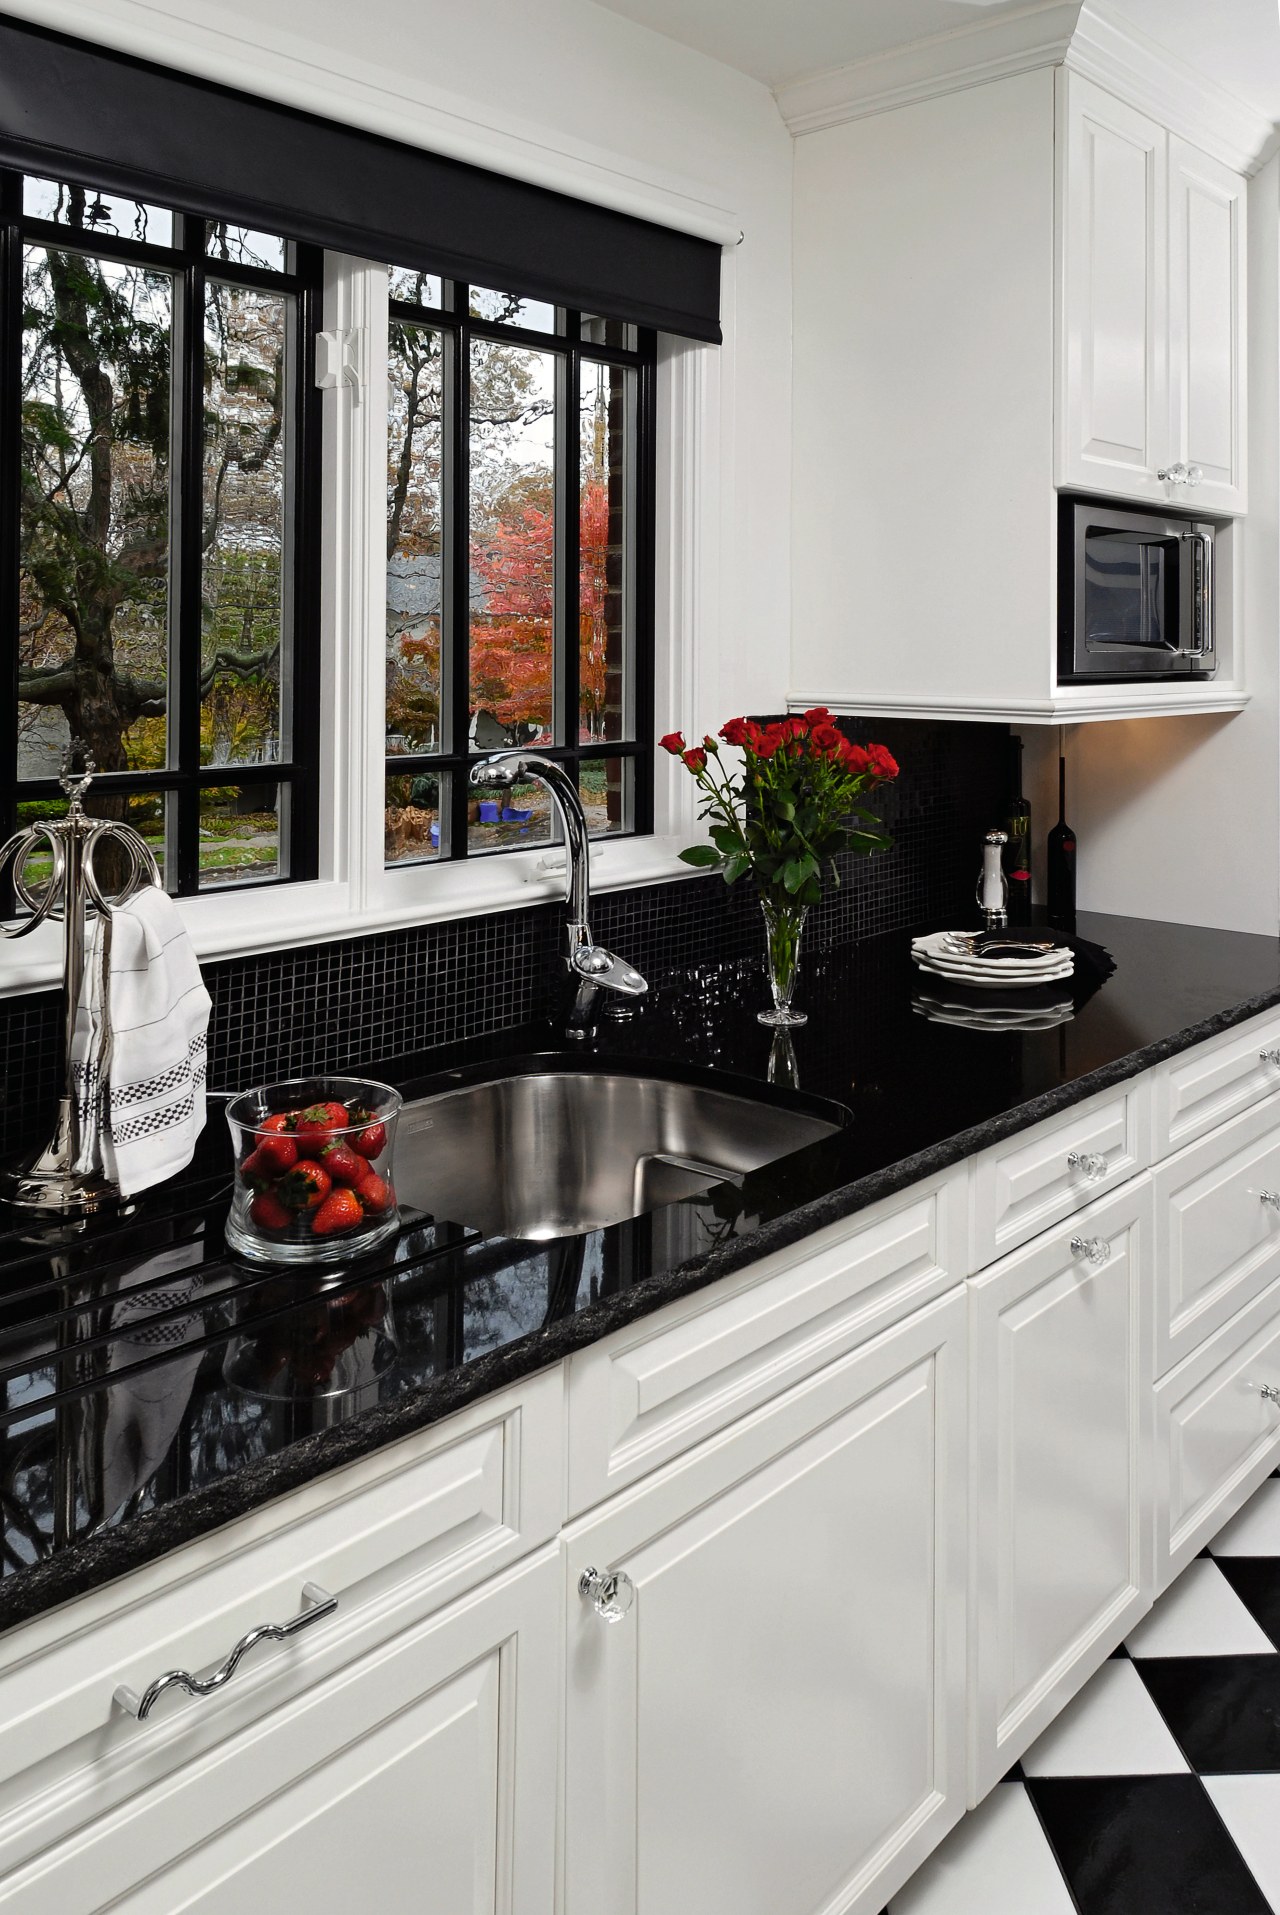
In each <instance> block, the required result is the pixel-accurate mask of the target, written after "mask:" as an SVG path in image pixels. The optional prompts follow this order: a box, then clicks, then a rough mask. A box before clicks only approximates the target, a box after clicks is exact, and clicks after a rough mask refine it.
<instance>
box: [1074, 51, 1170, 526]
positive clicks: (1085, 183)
mask: <svg viewBox="0 0 1280 1915" xmlns="http://www.w3.org/2000/svg"><path fill="white" fill-rule="evenodd" d="M1058 107H1059V150H1058V169H1059V181H1060V196H1059V210H1058V218H1059V222H1060V225H1059V239H1058V243H1059V248H1060V259H1061V288H1060V294H1059V298H1060V310H1059V321H1058V323H1059V335H1058V376H1059V386H1058V407H1057V427H1058V430H1057V449H1058V475H1057V476H1058V483H1059V485H1063V486H1074V487H1075V488H1076V489H1077V490H1079V491H1082V492H1113V493H1119V494H1120V495H1121V496H1122V497H1125V498H1133V499H1159V500H1164V499H1166V498H1167V497H1168V495H1169V488H1168V485H1167V484H1166V482H1165V481H1163V480H1161V479H1159V478H1157V476H1156V474H1157V470H1158V469H1159V468H1160V467H1161V466H1162V465H1163V464H1164V462H1165V456H1166V452H1167V447H1168V383H1167V362H1166V352H1167V279H1166V258H1167V246H1166V240H1165V222H1166V217H1167V215H1166V200H1167V193H1168V177H1167V158H1166V156H1167V138H1166V134H1165V130H1164V128H1163V127H1162V126H1159V125H1157V124H1156V122H1155V121H1154V120H1151V119H1148V118H1147V116H1146V115H1145V114H1143V113H1139V112H1137V111H1136V110H1135V109H1134V108H1133V107H1131V106H1127V105H1125V103H1124V102H1123V101H1121V100H1117V99H1115V98H1113V96H1112V95H1111V94H1110V93H1106V92H1104V91H1103V89H1102V88H1101V87H1098V86H1094V85H1092V84H1091V82H1089V81H1088V80H1082V79H1081V78H1080V77H1079V75H1078V74H1073V73H1068V72H1067V71H1066V69H1065V68H1064V69H1062V70H1061V72H1060V75H1059V82H1058Z"/></svg>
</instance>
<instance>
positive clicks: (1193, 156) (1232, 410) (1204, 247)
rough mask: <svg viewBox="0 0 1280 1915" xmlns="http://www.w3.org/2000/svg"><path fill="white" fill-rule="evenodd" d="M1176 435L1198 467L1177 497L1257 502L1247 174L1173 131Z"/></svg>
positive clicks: (1203, 505)
mask: <svg viewBox="0 0 1280 1915" xmlns="http://www.w3.org/2000/svg"><path fill="white" fill-rule="evenodd" d="M1168 174H1169V185H1168V211H1169V282H1168V283H1169V300H1168V323H1169V438H1168V452H1169V455H1170V457H1171V459H1172V460H1173V461H1174V463H1175V464H1182V465H1185V466H1188V467H1193V468H1197V469H1198V470H1199V472H1200V475H1201V476H1200V479H1199V481H1198V483H1197V484H1196V485H1195V486H1194V487H1190V486H1180V487H1178V488H1177V489H1176V492H1175V493H1171V494H1170V496H1171V497H1177V498H1178V499H1179V503H1181V502H1183V500H1184V499H1185V502H1186V503H1187V504H1191V505H1194V506H1195V508H1196V510H1197V511H1198V512H1243V511H1244V510H1245V506H1246V504H1247V497H1246V493H1247V443H1246V442H1247V432H1248V417H1249V411H1248V394H1247V371H1246V364H1245V281H1246V258H1245V249H1246V244H1247V239H1246V228H1247V220H1246V210H1247V203H1246V193H1245V181H1244V180H1243V179H1241V177H1240V175H1239V174H1238V173H1233V172H1232V171H1231V169H1230V167H1227V166H1224V165H1223V164H1222V162H1221V161H1220V160H1215V159H1213V158H1211V157H1210V155H1209V154H1207V153H1202V152H1200V151H1199V149H1198V148H1197V147H1194V146H1191V145H1189V144H1188V142H1187V141H1186V140H1180V139H1179V138H1178V137H1177V136H1176V134H1173V133H1171V134H1170V135H1169V164H1168Z"/></svg>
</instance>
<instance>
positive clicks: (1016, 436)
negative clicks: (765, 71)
mask: <svg viewBox="0 0 1280 1915" xmlns="http://www.w3.org/2000/svg"><path fill="white" fill-rule="evenodd" d="M1095 71H1096V69H1095ZM1125 77H1126V76H1125V75H1123V74H1121V75H1118V76H1117V91H1116V92H1112V91H1109V90H1108V89H1107V88H1106V87H1104V86H1102V85H1099V84H1097V81H1096V78H1093V77H1090V78H1086V77H1085V76H1084V75H1083V74H1082V73H1081V72H1079V71H1075V70H1072V69H1071V67H1070V66H1069V65H1068V66H1059V67H1056V68H1055V67H1051V66H1049V65H1044V66H1037V67H1034V68H1032V69H1031V70H1029V71H1014V72H1010V73H1005V74H1003V75H1001V76H1000V77H997V78H993V79H991V80H989V81H987V82H985V83H984V84H980V85H968V84H966V85H965V86H963V87H959V88H957V89H955V90H948V91H943V92H940V93H935V92H933V91H932V90H928V91H923V92H922V93H921V94H920V95H918V96H917V97H915V98H912V99H909V100H907V101H905V102H904V103H903V104H901V105H900V106H896V107H891V108H890V109H889V110H885V111H876V112H874V113H868V114H865V115H858V116H854V117H851V118H849V119H847V120H845V119H842V120H834V121H825V122H823V123H820V124H818V125H816V126H815V127H814V128H813V130H803V129H802V130H801V132H800V136H799V137H798V138H797V139H796V142H795V199H794V206H795V241H794V288H795V299H794V330H793V361H794V373H795V377H794V408H793V423H794V430H793V461H792V464H793V471H794V480H793V514H792V567H791V577H792V620H791V627H792V632H793V635H794V637H793V650H792V666H791V679H790V684H789V687H788V704H789V706H790V707H791V709H793V710H805V709H807V708H808V707H810V706H812V705H815V704H819V703H821V704H827V705H829V706H831V707H832V709H833V710H836V711H841V712H846V713H854V714H857V715H858V716H860V717H861V716H864V715H874V714H881V713H883V714H885V715H888V716H896V717H905V718H911V717H919V716H926V715H928V716H937V717H942V718H964V719H990V720H998V721H1002V722H1019V723H1024V724H1051V723H1061V722H1069V723H1070V722H1076V721H1084V720H1091V719H1098V718H1139V717H1148V716H1154V715H1166V714H1167V715H1170V716H1172V715H1174V714H1186V713H1188V712H1210V711H1238V710H1240V709H1241V708H1242V707H1243V706H1244V704H1245V703H1247V699H1248V691H1249V683H1248V677H1247V659H1246V647H1245V634H1244V631H1243V617H1242V613H1241V607H1242V604H1243V592H1244V539H1243V536H1242V534H1241V533H1239V532H1237V530H1236V528H1235V527H1234V526H1233V524H1232V523H1231V522H1230V521H1231V520H1232V519H1233V518H1234V517H1235V516H1236V515H1240V514H1243V513H1244V511H1245V508H1246V505H1247V498H1246V466H1245V462H1246V452H1247V446H1246V406H1247V392H1246V346H1247V336H1246V299H1247V285H1246V281H1247V273H1246V267H1247V261H1246V232H1245V228H1246V223H1247V183H1246V181H1245V180H1244V178H1243V177H1242V176H1241V175H1239V174H1237V173H1235V172H1233V171H1232V170H1231V169H1230V167H1228V166H1226V165H1224V164H1222V163H1221V162H1220V161H1219V160H1217V159H1215V158H1213V157H1211V156H1210V155H1209V154H1206V153H1202V152H1201V151H1199V149H1198V148H1197V147H1196V146H1195V145H1194V144H1190V143H1188V141H1187V140H1186V139H1184V138H1182V137H1178V136H1177V135H1176V134H1175V133H1174V132H1171V131H1170V130H1169V129H1168V127H1167V126H1166V125H1165V124H1164V123H1163V120H1162V118H1161V117H1160V114H1161V112H1162V111H1163V110H1165V109H1163V108H1161V109H1156V110H1153V109H1152V108H1151V106H1150V104H1148V106H1147V108H1146V110H1143V109H1142V106H1141V104H1140V103H1138V104H1135V103H1132V102H1130V101H1129V100H1127V99H1125V98H1122V97H1120V93H1121V90H1122V85H1123V81H1124V79H1125ZM1130 77H1131V76H1130ZM1166 105H1167V101H1166ZM1193 130H1194V129H1193V128H1191V127H1190V126H1189V125H1187V126H1184V127H1183V129H1182V131H1184V132H1186V131H1193ZM1257 216H1258V217H1259V218H1260V219H1263V220H1266V219H1271V220H1272V221H1273V220H1274V213H1273V212H1270V211H1269V210H1268V209H1267V208H1266V207H1265V205H1264V204H1263V203H1262V199H1261V195H1259V201H1258V210H1257ZM1264 301H1265V294H1264ZM1267 312H1268V307H1267V305H1266V304H1265V303H1262V304H1258V305H1256V306H1255V319H1254V325H1255V330H1256V331H1257V333H1258V337H1257V340H1256V348H1255V349H1256V351H1257V353H1258V355H1259V359H1258V364H1259V366H1261V367H1265V365H1266V355H1267V353H1268V350H1269V346H1268V338H1267V332H1268V324H1266V323H1262V322H1263V321H1264V320H1265V318H1266V314H1267ZM1270 349H1271V350H1274V346H1273V345H1272V346H1271V348H1270ZM1188 469H1198V471H1199V475H1200V476H1199V480H1198V483H1196V484H1191V483H1188V482H1187V480H1186V479H1185V478H1184V477H1178V476H1174V477H1165V478H1161V476H1160V474H1161V473H1162V472H1163V473H1166V474H1177V473H1179V472H1185V471H1186V470H1188ZM1062 491H1067V492H1075V493H1078V494H1098V495H1102V496H1104V497H1110V498H1114V499H1117V500H1120V501H1130V502H1133V503H1135V504H1143V505H1145V506H1147V507H1150V508H1156V509H1161V510H1164V509H1169V508H1174V509H1177V510H1180V511H1182V512H1184V513H1194V514H1204V515H1208V516H1214V515H1217V516H1218V517H1219V519H1221V520H1223V521H1227V522H1226V523H1222V524H1220V525H1219V527H1218V536H1217V540H1216V545H1215V565H1216V580H1215V611H1216V617H1217V672H1216V675H1215V676H1214V677H1213V678H1211V679H1205V680H1195V681H1192V680H1187V681H1184V682H1173V681H1171V680H1159V679H1157V680H1152V681H1150V682H1147V683H1145V684H1138V683H1135V684H1123V683H1117V682H1097V683H1092V682H1087V681H1086V682H1073V681H1070V680H1067V681H1064V682H1061V683H1060V682H1059V679H1058V641H1059V622H1058V579H1059V573H1058V559H1059V553H1058V538H1059V524H1058V508H1059V493H1060V492H1062Z"/></svg>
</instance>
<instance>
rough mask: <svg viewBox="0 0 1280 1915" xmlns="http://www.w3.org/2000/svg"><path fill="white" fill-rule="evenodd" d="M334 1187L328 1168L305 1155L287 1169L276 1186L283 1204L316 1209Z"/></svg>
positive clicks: (294, 1207)
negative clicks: (325, 1168) (323, 1167)
mask: <svg viewBox="0 0 1280 1915" xmlns="http://www.w3.org/2000/svg"><path fill="white" fill-rule="evenodd" d="M332 1189H333V1179H332V1178H331V1177H330V1175H329V1173H328V1171H327V1170H324V1169H322V1167H321V1166H320V1165H319V1164H314V1163H312V1162H311V1160H310V1158H309V1157H304V1158H302V1160H301V1161H300V1162H299V1163H296V1164H295V1165H294V1166H293V1169H292V1170H286V1171H285V1173H284V1176H283V1177H282V1178H281V1179H280V1182H279V1184H278V1185H277V1186H276V1195H277V1197H279V1199H280V1201H281V1203H282V1204H286V1205H287V1206H288V1207H289V1209H290V1210H316V1209H318V1208H319V1206H320V1205H321V1204H322V1203H323V1202H324V1200H325V1198H326V1197H327V1196H328V1195H329V1192H330V1191H331V1190H332Z"/></svg>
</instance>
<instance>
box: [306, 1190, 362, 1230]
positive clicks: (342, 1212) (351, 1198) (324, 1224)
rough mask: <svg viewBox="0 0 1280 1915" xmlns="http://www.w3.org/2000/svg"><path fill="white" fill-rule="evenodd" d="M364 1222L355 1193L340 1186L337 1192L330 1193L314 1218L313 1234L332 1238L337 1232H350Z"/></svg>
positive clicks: (312, 1222)
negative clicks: (356, 1225)
mask: <svg viewBox="0 0 1280 1915" xmlns="http://www.w3.org/2000/svg"><path fill="white" fill-rule="evenodd" d="M363 1222H364V1212H363V1210H361V1208H360V1199H359V1198H358V1197H357V1196H356V1193H355V1191H354V1190H346V1189H344V1188H343V1186H342V1185H339V1186H338V1188H337V1189H336V1190H331V1191H330V1192H329V1195H328V1196H327V1197H326V1198H325V1200H324V1202H323V1203H322V1204H321V1205H320V1208H319V1209H318V1210H317V1211H316V1212H315V1215H314V1216H313V1217H312V1219H311V1234H312V1236H313V1237H331V1236H333V1234H334V1233H335V1231H338V1230H350V1229H351V1226H352V1225H353V1224H357V1223H363Z"/></svg>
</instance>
